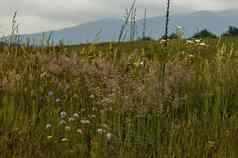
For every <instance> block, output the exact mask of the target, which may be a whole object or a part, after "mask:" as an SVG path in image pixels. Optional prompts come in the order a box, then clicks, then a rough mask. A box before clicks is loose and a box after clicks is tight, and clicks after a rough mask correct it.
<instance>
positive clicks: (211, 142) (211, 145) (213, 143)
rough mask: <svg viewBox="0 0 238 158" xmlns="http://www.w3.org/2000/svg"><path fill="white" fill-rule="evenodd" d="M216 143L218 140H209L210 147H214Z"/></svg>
mask: <svg viewBox="0 0 238 158" xmlns="http://www.w3.org/2000/svg"><path fill="white" fill-rule="evenodd" d="M215 145H216V142H214V141H208V147H209V148H213V147H215Z"/></svg>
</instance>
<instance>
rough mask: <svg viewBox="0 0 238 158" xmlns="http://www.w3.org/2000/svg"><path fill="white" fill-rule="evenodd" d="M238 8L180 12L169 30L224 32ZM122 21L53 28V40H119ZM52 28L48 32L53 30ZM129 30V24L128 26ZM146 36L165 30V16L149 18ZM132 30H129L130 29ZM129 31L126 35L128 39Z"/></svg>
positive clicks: (30, 36) (139, 26) (35, 37)
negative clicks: (177, 28) (180, 27)
mask: <svg viewBox="0 0 238 158" xmlns="http://www.w3.org/2000/svg"><path fill="white" fill-rule="evenodd" d="M237 15H238V10H224V11H219V12H214V11H197V12H193V13H187V14H177V15H173V16H171V18H170V28H169V29H170V33H173V32H175V30H176V26H178V25H179V26H182V27H183V29H184V32H185V35H186V37H190V36H192V35H193V34H194V33H196V32H197V31H198V30H202V29H205V28H206V29H208V30H209V31H211V32H213V33H215V34H217V35H221V34H222V33H223V32H225V31H226V30H227V29H228V26H231V25H232V26H238V20H236V16H237ZM122 24H123V21H122V20H121V19H118V18H103V19H101V20H96V21H91V22H87V23H83V24H80V25H76V26H73V27H68V28H63V29H60V30H56V31H52V37H53V41H54V43H59V42H60V41H62V40H63V41H64V43H65V44H81V43H87V42H92V41H94V42H109V41H117V40H118V36H119V32H120V29H121V25H122ZM142 30H143V19H138V20H137V37H141V34H142ZM50 32H51V31H49V32H45V34H47V35H48V34H50ZM127 32H128V28H127ZM146 32H147V36H150V37H152V38H155V39H158V38H160V37H161V36H162V35H163V33H164V16H157V17H149V18H147V30H146ZM128 34H129V33H128ZM128 34H127V36H126V39H125V40H127V39H129V35H128ZM21 37H22V38H23V39H25V40H26V39H32V40H33V41H35V42H39V41H40V39H41V38H42V33H34V34H24V35H21Z"/></svg>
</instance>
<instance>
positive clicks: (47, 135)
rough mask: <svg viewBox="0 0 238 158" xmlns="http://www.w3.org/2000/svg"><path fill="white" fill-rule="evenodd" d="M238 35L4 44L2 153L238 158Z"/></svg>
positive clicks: (6, 156) (46, 157)
mask: <svg viewBox="0 0 238 158" xmlns="http://www.w3.org/2000/svg"><path fill="white" fill-rule="evenodd" d="M236 42H237V39H226V40H217V39H213V40H204V41H199V40H196V41H176V40H175V41H170V43H169V47H168V48H164V47H163V43H162V42H161V43H159V42H152V41H148V42H143V41H141V42H135V43H122V44H100V45H93V44H91V45H84V46H73V47H64V46H59V47H48V48H29V47H23V46H22V47H19V46H17V47H13V46H12V47H8V46H1V49H0V50H1V51H0V153H1V154H0V157H3V158H33V157H37V158H59V157H72V158H74V157H75V158H76V157H80V158H236V157H238V150H237V145H238V136H237V135H238V115H237V112H238V93H237V87H238V69H237V67H238V46H237V45H235V43H236Z"/></svg>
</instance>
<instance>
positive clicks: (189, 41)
mask: <svg viewBox="0 0 238 158" xmlns="http://www.w3.org/2000/svg"><path fill="white" fill-rule="evenodd" d="M186 43H187V44H193V43H194V42H193V41H192V40H187V41H186Z"/></svg>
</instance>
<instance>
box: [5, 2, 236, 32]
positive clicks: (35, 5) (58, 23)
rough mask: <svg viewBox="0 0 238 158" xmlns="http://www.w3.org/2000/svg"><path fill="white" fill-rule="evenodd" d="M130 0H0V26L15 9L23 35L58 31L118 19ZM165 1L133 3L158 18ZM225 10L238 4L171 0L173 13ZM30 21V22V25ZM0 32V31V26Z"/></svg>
mask: <svg viewBox="0 0 238 158" xmlns="http://www.w3.org/2000/svg"><path fill="white" fill-rule="evenodd" d="M132 1H133V0H1V2H0V10H1V12H0V18H1V19H5V20H3V21H0V26H4V25H9V21H10V20H9V19H10V17H11V16H12V14H13V12H14V11H15V10H18V11H19V16H20V17H22V18H20V19H21V20H22V21H23V22H22V23H24V24H25V25H27V27H26V26H25V27H26V28H27V29H25V30H24V32H27V33H28V32H32V31H35V32H37V31H41V30H42V29H45V28H47V27H50V28H59V27H65V26H67V25H74V24H75V25H76V24H80V23H83V22H86V21H90V20H95V19H100V18H105V17H118V18H120V17H121V16H122V14H123V13H124V10H125V8H128V7H129V6H130V4H131V3H132ZM165 2H166V0H137V9H138V13H137V14H138V17H141V16H142V15H143V10H144V8H148V10H149V13H148V14H149V15H150V16H156V15H161V14H162V13H163V12H164V9H165ZM227 8H234V9H237V8H238V1H237V0H229V2H228V0H195V1H191V0H172V12H173V14H176V13H180V12H188V11H191V10H210V9H211V10H216V9H227ZM23 17H24V18H23ZM29 17H30V18H29ZM34 17H35V20H34ZM6 19H7V20H6ZM32 19H33V20H32ZM31 21H34V24H33V22H31ZM31 24H32V25H31ZM36 25H37V26H36ZM40 25H42V26H40ZM43 25H44V28H43ZM41 28H42V29H41ZM29 30H31V31H29ZM0 32H2V29H1V27H0Z"/></svg>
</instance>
